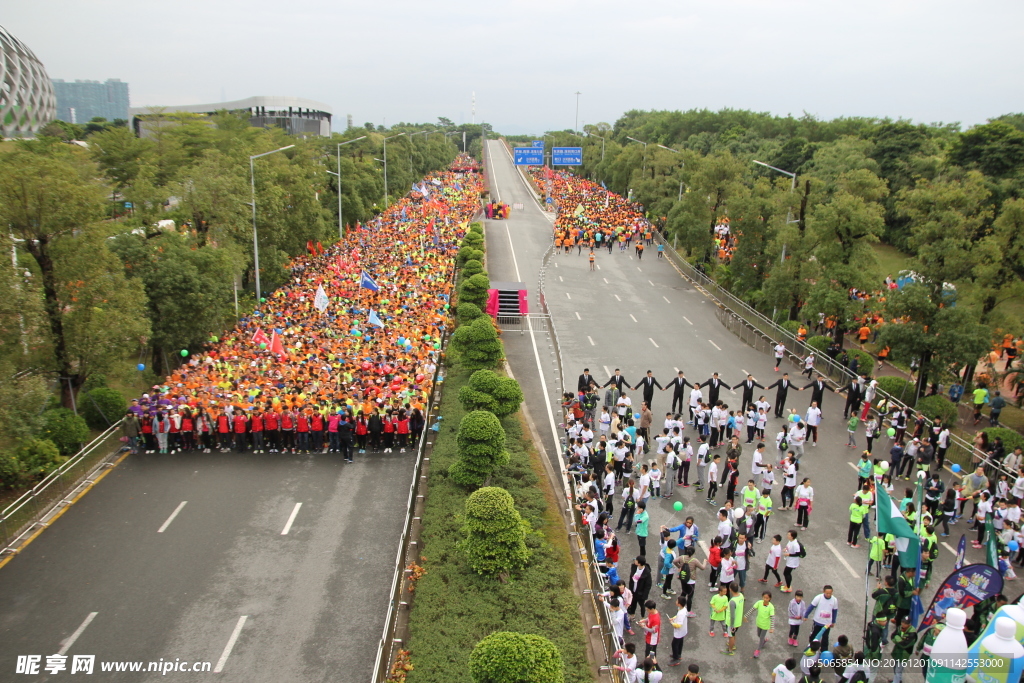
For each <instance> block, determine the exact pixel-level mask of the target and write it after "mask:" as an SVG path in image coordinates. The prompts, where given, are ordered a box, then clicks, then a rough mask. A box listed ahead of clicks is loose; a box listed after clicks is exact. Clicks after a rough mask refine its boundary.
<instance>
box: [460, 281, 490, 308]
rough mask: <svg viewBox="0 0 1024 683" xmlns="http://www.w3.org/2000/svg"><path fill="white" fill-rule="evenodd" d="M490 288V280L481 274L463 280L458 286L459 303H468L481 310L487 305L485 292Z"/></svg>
mask: <svg viewBox="0 0 1024 683" xmlns="http://www.w3.org/2000/svg"><path fill="white" fill-rule="evenodd" d="M490 288H491V281H490V279H489V278H488V277H487V276H486V275H484V274H483V273H477V274H476V275H473V276H472V277H468V278H466V279H464V280H463V281H462V284H461V285H459V301H460V302H461V301H468V302H469V303H471V304H476V305H477V306H479V307H480V308H483V307H484V306H486V305H487V290H488V289H490Z"/></svg>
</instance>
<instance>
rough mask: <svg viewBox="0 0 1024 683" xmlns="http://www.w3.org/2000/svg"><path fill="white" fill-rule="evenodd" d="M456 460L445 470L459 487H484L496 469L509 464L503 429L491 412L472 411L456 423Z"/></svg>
mask: <svg viewBox="0 0 1024 683" xmlns="http://www.w3.org/2000/svg"><path fill="white" fill-rule="evenodd" d="M457 441H458V445H459V459H458V460H457V461H456V462H455V463H454V464H452V466H451V467H450V468H449V470H448V474H449V476H451V478H452V480H453V481H455V482H456V483H457V484H459V485H461V486H466V487H470V488H476V487H479V486H485V485H486V484H487V482H488V481H489V480H490V478H491V474H493V473H494V470H496V469H497V468H499V467H504V466H505V465H507V464H508V459H509V455H508V451H506V450H505V430H504V429H503V428H502V426H501V422H499V421H498V418H497V417H495V415H494V413H491V412H488V411H486V410H474V411H472V412H470V413H466V415H465V416H464V417H463V418H462V421H461V422H459V432H458V437H457Z"/></svg>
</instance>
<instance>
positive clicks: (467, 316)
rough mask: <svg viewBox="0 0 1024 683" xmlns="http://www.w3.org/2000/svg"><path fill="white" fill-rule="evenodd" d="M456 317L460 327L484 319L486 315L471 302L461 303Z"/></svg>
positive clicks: (456, 309) (457, 308) (456, 310)
mask: <svg viewBox="0 0 1024 683" xmlns="http://www.w3.org/2000/svg"><path fill="white" fill-rule="evenodd" d="M455 315H456V317H457V318H458V320H459V324H460V325H468V324H469V323H471V322H473V321H474V320H476V319H477V318H482V317H483V316H484V315H486V314H485V313H484V312H483V311H482V310H480V307H479V306H477V305H476V304H474V303H470V302H469V301H460V302H459V305H458V306H457V307H456V308H455Z"/></svg>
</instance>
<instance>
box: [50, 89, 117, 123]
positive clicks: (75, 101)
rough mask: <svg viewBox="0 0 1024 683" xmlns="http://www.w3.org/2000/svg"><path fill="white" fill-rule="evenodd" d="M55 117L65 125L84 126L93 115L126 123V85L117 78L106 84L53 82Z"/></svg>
mask: <svg viewBox="0 0 1024 683" xmlns="http://www.w3.org/2000/svg"><path fill="white" fill-rule="evenodd" d="M53 92H54V93H55V94H56V95H57V118H58V119H60V120H61V121H67V122H68V123H88V122H89V121H91V120H92V119H94V118H96V117H97V116H101V117H103V118H105V119H106V120H107V121H113V120H114V119H122V120H125V121H127V120H128V84H127V83H125V82H124V81H121V80H119V79H117V78H108V79H107V80H106V82H104V83H100V82H99V81H75V82H74V83H70V82H67V81H64V80H62V79H60V78H55V79H53Z"/></svg>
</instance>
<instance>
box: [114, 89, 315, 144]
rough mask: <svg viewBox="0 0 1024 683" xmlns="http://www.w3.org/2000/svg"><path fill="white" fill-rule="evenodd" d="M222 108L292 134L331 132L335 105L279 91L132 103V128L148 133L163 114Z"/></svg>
mask: <svg viewBox="0 0 1024 683" xmlns="http://www.w3.org/2000/svg"><path fill="white" fill-rule="evenodd" d="M218 111H229V112H234V113H244V114H247V115H248V116H249V125H250V126H254V127H256V128H267V127H272V126H276V127H278V128H282V129H284V131H285V132H286V133H290V134H292V135H322V136H324V137H329V136H330V134H331V107H330V106H329V105H326V104H324V103H322V102H315V101H313V100H307V99H303V98H301V97H281V96H275V95H267V96H258V97H248V98H246V99H244V100H235V101H233V102H216V103H214V104H187V105H183V106H178V107H132V108H131V109H129V110H128V113H129V115H130V117H131V125H132V129H133V130H134V131H135V134H136V135H139V136H146V135H148V133H149V131H150V130H152V129H153V128H155V127H159V125H160V123H159V117H160V115H161V114H172V113H175V112H188V113H192V114H202V115H205V116H209V115H211V114H214V113H216V112H218Z"/></svg>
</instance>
